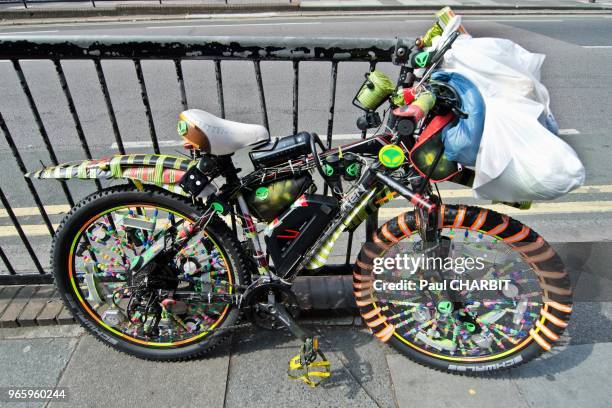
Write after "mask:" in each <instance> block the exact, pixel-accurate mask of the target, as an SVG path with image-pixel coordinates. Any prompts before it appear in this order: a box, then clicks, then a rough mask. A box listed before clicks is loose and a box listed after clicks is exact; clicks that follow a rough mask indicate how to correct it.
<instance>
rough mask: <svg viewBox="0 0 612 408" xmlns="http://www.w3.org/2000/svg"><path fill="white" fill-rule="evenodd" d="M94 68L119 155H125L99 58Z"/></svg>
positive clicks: (95, 61)
mask: <svg viewBox="0 0 612 408" xmlns="http://www.w3.org/2000/svg"><path fill="white" fill-rule="evenodd" d="M94 66H95V67H96V74H97V75H98V82H99V83H100V88H101V89H102V95H103V96H104V102H105V103H106V111H107V112H108V117H109V118H110V121H111V126H112V128H113V134H114V135H115V142H116V143H117V149H118V150H119V153H121V154H125V148H124V147H123V139H122V138H121V132H120V131H119V125H118V124H117V117H116V116H115V110H114V109H113V103H112V101H111V98H110V93H109V92H108V86H107V85H106V78H105V76H104V69H103V68H102V61H100V59H99V58H96V59H94Z"/></svg>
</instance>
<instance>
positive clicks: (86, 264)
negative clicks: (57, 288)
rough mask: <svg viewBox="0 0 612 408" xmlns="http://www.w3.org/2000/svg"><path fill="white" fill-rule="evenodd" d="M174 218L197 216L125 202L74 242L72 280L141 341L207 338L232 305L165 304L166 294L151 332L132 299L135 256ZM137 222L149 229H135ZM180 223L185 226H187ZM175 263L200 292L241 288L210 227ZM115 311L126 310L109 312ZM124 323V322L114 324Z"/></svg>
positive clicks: (115, 327) (88, 305)
mask: <svg viewBox="0 0 612 408" xmlns="http://www.w3.org/2000/svg"><path fill="white" fill-rule="evenodd" d="M139 223H140V224H139ZM172 223H174V224H175V225H180V227H188V226H189V225H190V224H192V223H193V220H192V219H191V218H190V217H189V216H187V215H185V214H181V213H179V212H178V211H175V210H172V209H169V208H166V207H162V206H157V205H153V204H148V203H134V204H129V205H122V206H117V207H114V208H111V209H107V210H105V211H103V212H100V213H98V214H97V215H95V216H93V217H92V218H90V219H89V220H88V221H87V222H86V223H85V224H84V225H83V226H82V227H81V228H80V230H79V231H78V232H77V234H76V235H75V236H74V238H73V240H72V243H71V246H70V252H69V257H68V275H69V281H70V285H71V288H72V291H73V293H74V294H75V296H76V297H77V299H78V301H79V303H80V305H81V307H82V308H83V310H84V311H85V312H86V313H87V314H88V315H89V316H90V317H91V318H92V319H93V320H95V321H96V322H97V323H98V325H100V326H101V327H103V328H104V329H106V330H108V331H109V332H111V333H113V334H115V335H117V336H119V337H121V338H123V339H126V340H129V341H131V342H133V343H136V344H139V345H144V346H148V347H155V348H160V347H161V348H163V347H178V346H185V345H187V344H191V343H193V342H195V341H198V340H201V339H203V338H204V337H206V336H208V335H210V334H211V333H212V332H213V330H214V329H215V328H217V327H218V326H219V325H220V324H221V323H222V322H223V321H224V320H225V319H226V318H227V315H228V313H229V310H230V307H231V306H230V305H229V304H218V303H217V304H214V305H208V304H201V303H200V304H198V303H197V302H182V303H184V304H185V305H184V306H185V307H184V308H183V305H182V304H180V305H179V306H180V307H177V306H176V305H170V304H169V303H168V302H165V305H162V301H163V300H164V299H157V300H158V301H159V302H158V303H160V307H161V308H162V313H163V316H161V317H160V321H159V322H157V323H156V325H157V329H155V330H153V331H150V329H145V325H146V323H149V324H148V326H150V324H151V321H150V320H149V319H148V318H149V317H150V316H148V315H147V316H143V315H142V313H140V316H138V313H134V311H129V310H130V309H131V308H130V307H129V306H128V305H129V302H130V301H129V298H131V297H133V295H134V293H135V292H136V291H137V289H136V288H135V287H134V286H133V285H132V286H130V282H129V281H130V280H131V276H129V275H128V274H127V270H128V267H129V260H130V259H132V258H133V257H134V256H136V255H139V254H140V253H142V252H143V251H144V250H145V249H146V248H148V247H149V246H150V245H151V244H152V242H153V241H154V238H152V237H153V236H155V235H156V234H158V233H159V232H161V231H162V230H165V229H167V228H168V226H169V225H171V224H172ZM137 224H139V225H141V226H145V227H146V229H144V228H143V229H141V228H134V226H135V225H137ZM180 227H179V228H177V230H178V231H180V230H182V228H180ZM83 248H85V250H83ZM170 264H172V266H173V267H174V268H175V270H176V271H178V272H180V273H181V275H182V276H180V282H179V287H178V289H185V288H187V289H191V290H195V291H200V292H203V291H204V289H209V291H210V292H211V293H227V294H231V293H232V292H233V290H234V289H233V285H234V277H233V274H232V270H231V264H230V263H229V262H228V261H227V257H226V255H225V253H224V251H223V250H222V249H221V247H220V246H219V245H218V243H217V242H216V241H215V240H214V239H213V238H212V237H211V236H210V235H209V234H208V233H206V232H202V233H200V234H197V235H196V236H194V237H193V238H192V239H191V240H190V241H189V242H188V243H187V245H185V246H184V247H183V249H182V250H181V251H180V252H179V254H178V255H177V256H176V257H175V258H174V259H173V260H172V261H171V262H170ZM93 265H95V266H93ZM91 274H93V275H95V276H96V277H97V278H98V279H96V280H95V281H94V282H95V283H93V284H92V283H91V281H92V279H91V277H88V276H87V275H91ZM99 299H106V302H102V303H101V302H99V301H97V300H99ZM109 309H117V310H118V311H114V310H113V311H111V312H109V313H106V314H105V312H108V311H109ZM180 309H184V310H180ZM136 312H138V310H136ZM113 318H114V319H113ZM118 321H121V323H120V324H113V323H116V322H118Z"/></svg>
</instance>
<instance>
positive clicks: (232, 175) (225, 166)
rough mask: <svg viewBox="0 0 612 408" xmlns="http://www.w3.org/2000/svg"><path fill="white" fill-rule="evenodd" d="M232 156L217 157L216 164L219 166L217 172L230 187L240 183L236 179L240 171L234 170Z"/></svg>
mask: <svg viewBox="0 0 612 408" xmlns="http://www.w3.org/2000/svg"><path fill="white" fill-rule="evenodd" d="M232 156H233V154H226V155H223V156H217V163H218V165H219V171H220V173H221V175H222V176H223V177H225V179H226V180H227V183H228V184H230V185H232V184H235V183H238V182H240V179H239V178H238V173H239V172H240V170H241V169H238V168H236V166H234V161H233V160H232Z"/></svg>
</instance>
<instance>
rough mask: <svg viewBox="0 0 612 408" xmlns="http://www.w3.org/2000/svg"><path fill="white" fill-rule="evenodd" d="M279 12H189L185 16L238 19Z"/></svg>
mask: <svg viewBox="0 0 612 408" xmlns="http://www.w3.org/2000/svg"><path fill="white" fill-rule="evenodd" d="M278 15H279V13H276V12H267V13H229V14H228V13H221V14H189V15H187V16H185V18H186V19H194V18H218V19H227V18H230V19H238V18H245V17H248V18H251V19H256V18H260V17H262V18H267V17H276V16H278Z"/></svg>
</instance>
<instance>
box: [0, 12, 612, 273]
mask: <svg viewBox="0 0 612 408" xmlns="http://www.w3.org/2000/svg"><path fill="white" fill-rule="evenodd" d="M608 17H609V16H599V17H598V16H588V17H582V16H557V15H556V16H545V15H542V16H535V17H525V16H521V17H510V16H503V15H500V16H494V17H492V16H488V17H476V16H474V17H469V18H466V19H465V25H466V27H467V28H468V30H469V31H470V33H471V34H472V35H474V36H478V37H482V36H491V37H503V38H509V39H512V40H514V41H516V42H517V43H519V44H521V45H522V46H524V47H525V48H527V49H528V50H530V51H534V52H540V53H544V54H546V56H547V58H546V61H545V64H544V67H543V71H542V80H543V82H544V84H545V85H546V86H547V87H548V89H549V91H550V94H551V100H552V109H553V111H554V112H555V115H556V117H557V120H558V122H559V124H560V127H561V128H563V129H565V134H564V135H562V136H561V137H562V138H563V139H564V140H566V141H567V142H568V143H569V144H570V145H571V146H572V147H573V148H574V149H575V150H576V151H577V152H578V155H579V156H580V158H581V159H582V160H583V162H584V164H585V167H586V169H587V181H586V184H587V185H588V186H590V187H589V188H585V189H583V190H580V191H579V193H578V194H570V195H568V196H566V197H563V198H561V199H560V200H557V202H556V203H558V204H559V205H557V206H555V207H554V208H553V207H546V208H545V209H544V210H542V211H536V212H532V213H529V212H525V213H521V214H514V213H513V215H514V216H517V217H518V218H520V219H521V220H523V221H524V222H526V223H527V224H529V225H531V226H532V227H533V228H534V229H536V230H537V231H539V232H540V233H541V234H543V235H544V236H545V237H547V238H548V239H549V240H550V241H553V242H567V241H598V240H610V239H611V238H612V233H611V232H610V231H611V230H612V219H611V217H610V214H611V212H612V187H611V185H612V177H611V176H610V171H611V170H612V166H611V164H610V159H609V156H610V153H611V152H612V149H611V147H610V139H609V134H610V130H611V129H612V123H611V120H610V112H611V111H612V101H611V100H610V98H609V95H610V86H611V85H612V72H611V71H610V69H609V67H610V66H611V65H612V40H611V39H612V19H610V18H608ZM430 24H431V20H429V19H426V18H424V17H419V18H418V19H416V18H415V19H408V18H406V17H403V16H402V17H392V16H378V15H377V16H369V17H352V16H351V17H346V18H343V17H338V16H330V17H327V18H320V17H319V18H316V19H315V18H283V19H279V18H276V19H246V20H245V19H242V20H227V19H224V20H198V19H185V20H180V21H159V22H154V21H149V22H134V23H129V22H126V23H97V24H69V25H44V26H19V27H14V26H13V27H7V26H4V27H0V38H1V37H2V36H3V35H6V34H9V33H12V34H15V33H24V34H41V35H55V34H72V35H79V34H90V35H103V34H115V35H248V36H277V35H282V36H313V37H316V36H346V37H394V36H405V37H415V36H416V35H419V34H422V33H423V32H424V31H425V30H426V29H427V28H428V27H429V26H430ZM475 63H477V62H475ZM103 65H104V68H105V72H106V76H107V81H108V84H109V88H110V93H111V96H112V100H113V104H114V107H115V111H116V114H117V119H118V122H119V127H120V130H121V134H122V136H123V139H124V141H126V142H130V143H128V145H129V146H137V145H138V143H146V142H148V141H150V136H149V131H148V127H147V122H146V118H145V113H144V107H143V105H142V101H141V98H140V89H139V87H138V83H137V80H136V75H135V71H134V68H133V65H132V63H131V62H128V61H121V62H108V61H107V62H105V63H104V64H103ZM222 65H223V81H224V90H225V105H226V114H227V117H228V118H229V119H232V120H237V121H245V122H254V123H260V121H261V112H260V107H259V103H258V96H257V91H256V85H255V77H254V72H253V66H252V64H251V63H250V62H240V61H236V62H224V63H223V64H222ZM23 67H24V70H25V73H26V76H27V79H28V81H29V83H30V86H31V88H32V91H33V94H34V98H35V99H36V102H37V104H38V106H39V110H40V112H41V114H42V118H43V121H44V123H45V126H46V129H47V131H48V133H49V135H50V138H51V140H52V141H53V144H54V148H55V151H56V153H57V156H58V157H59V159H60V161H69V160H75V159H79V158H83V157H84V155H83V151H82V149H81V146H80V144H79V142H78V139H77V137H76V132H75V129H74V125H73V122H72V119H71V117H70V114H69V111H68V109H67V105H66V103H65V99H64V97H63V94H62V93H61V89H60V86H59V82H58V79H57V77H56V75H55V71H54V69H53V66H52V64H51V63H50V62H47V61H25V62H23ZM143 67H144V72H145V78H146V81H147V89H148V91H149V97H150V100H151V105H152V109H153V114H154V118H155V127H156V130H157V135H158V138H159V140H160V141H169V142H171V141H177V140H178V136H177V135H176V130H175V125H176V119H177V115H178V113H179V112H180V111H181V105H180V97H179V88H178V85H177V83H176V78H175V74H174V67H173V65H172V63H170V62H159V61H145V62H143ZM183 68H184V72H185V83H186V87H187V99H188V103H189V106H190V107H194V108H195V107H197V108H201V109H205V110H209V111H210V112H212V113H215V114H218V113H219V107H218V104H217V97H216V82H215V79H214V68H213V65H212V63H210V62H207V61H188V62H185V63H184V65H183ZM379 68H380V69H382V70H384V71H385V72H386V73H387V74H389V75H390V76H393V75H394V73H395V72H397V70H396V69H395V67H393V66H391V65H387V64H382V65H381V66H380V67H379ZM64 69H65V71H66V75H67V77H68V82H69V85H70V89H71V92H72V94H73V97H74V100H75V103H76V105H77V110H78V112H79V116H80V118H81V121H82V125H83V128H84V130H85V134H86V136H87V140H88V143H89V146H90V148H91V150H92V153H93V156H94V157H95V156H107V155H109V154H112V153H116V152H117V151H116V150H115V149H113V147H112V144H113V142H114V138H113V134H112V129H111V126H110V122H109V120H108V117H107V114H106V108H105V106H104V101H103V97H102V94H101V91H100V88H99V85H98V82H97V79H96V76H95V71H94V67H93V65H92V64H90V63H88V62H82V61H70V62H65V63H64ZM366 70H367V64H358V63H346V64H341V65H340V69H339V75H338V90H337V97H336V116H335V128H334V134H342V135H346V134H357V132H356V127H355V124H354V123H355V119H356V118H357V116H358V113H359V112H358V110H357V109H356V108H354V107H353V106H351V103H350V101H351V99H352V97H353V95H354V93H355V91H356V89H357V87H358V86H359V84H360V82H361V80H362V78H363V73H364V72H366ZM262 72H263V81H264V86H265V89H266V101H267V104H268V109H269V116H270V125H271V133H272V134H273V135H287V134H290V133H291V124H292V119H291V111H292V109H291V101H292V96H291V91H292V68H291V64H290V63H283V62H264V63H262ZM329 77H330V64H329V63H316V62H313V63H304V64H302V65H301V68H300V88H299V95H300V97H299V106H300V116H299V128H300V129H301V130H311V131H318V132H321V133H324V132H325V129H326V123H327V109H328V103H329V101H328V94H329V90H328V87H329ZM0 112H2V114H3V115H4V117H5V119H6V121H7V123H8V126H9V128H10V130H11V132H12V134H13V137H14V139H15V140H16V141H17V144H18V146H19V149H20V151H21V153H22V155H23V157H24V159H25V161H26V165H27V167H28V169H37V168H38V167H39V166H40V163H39V161H43V162H45V163H49V156H48V154H47V152H46V150H45V148H44V145H43V143H42V140H41V138H40V135H39V134H38V132H37V129H36V125H35V123H34V120H33V117H32V114H31V112H30V111H29V108H28V107H27V104H26V100H25V97H24V95H23V93H22V91H21V88H20V86H19V83H18V81H17V77H16V75H15V72H14V71H13V69H12V66H11V64H10V63H9V62H7V61H0ZM0 139H1V140H0V166H1V169H2V177H1V179H0V187H1V188H2V189H3V191H4V192H5V193H6V194H7V196H8V199H9V201H10V203H11V204H12V205H13V206H14V207H16V208H19V209H21V210H20V211H21V213H22V214H24V215H23V216H21V217H20V221H21V222H22V223H23V224H25V225H28V226H32V229H28V231H32V232H33V233H32V234H31V240H32V243H33V244H34V245H35V246H36V247H37V250H38V251H39V252H40V254H41V261H42V262H43V265H44V264H45V263H46V259H47V255H46V253H47V249H48V247H49V243H50V239H49V236H48V234H46V232H45V230H44V228H41V227H39V225H40V224H41V220H40V217H38V216H36V215H28V214H30V213H32V211H31V210H28V208H30V207H33V206H34V202H33V200H32V199H31V198H30V197H29V193H28V191H27V189H26V186H25V184H24V183H23V182H22V181H21V175H20V173H19V171H18V169H17V166H16V164H15V162H14V159H13V157H12V154H11V152H10V150H9V149H8V146H7V145H6V143H5V140H4V138H0ZM345 142H346V141H345ZM177 149H180V148H179V147H171V146H169V147H166V148H164V150H165V151H167V152H169V153H174V152H175V151H176V150H177ZM128 151H131V152H144V151H152V149H150V148H144V149H143V148H136V147H134V148H129V149H128ZM543 154H544V152H543ZM240 161H241V166H242V167H243V168H245V169H248V168H249V164H248V163H247V162H246V161H245V160H244V158H243V155H241V156H240ZM449 187H451V186H449ZM36 188H37V189H38V191H39V192H40V194H41V197H42V198H43V201H44V202H45V204H49V205H55V204H65V203H66V201H65V199H64V197H63V195H62V194H61V192H60V189H59V188H58V184H57V183H55V182H52V181H51V182H42V181H38V182H36ZM70 189H71V191H72V193H73V196H74V197H75V199H77V200H78V199H80V198H82V197H83V196H84V195H86V194H87V193H89V192H92V191H93V189H94V185H93V183H88V182H78V181H75V182H70ZM466 195H469V194H459V197H455V198H451V201H462V202H467V203H474V202H476V201H475V200H473V199H471V198H468V197H464V196H466ZM392 205H393V206H400V207H401V206H405V203H402V202H400V201H397V202H394V203H393V204H392ZM21 213H20V214H21ZM34 213H35V211H34ZM530 214H533V215H530ZM60 218H61V215H54V216H53V221H54V222H59V219H60ZM10 225H11V224H10V220H9V219H8V218H7V217H6V214H5V213H0V244H1V245H2V248H3V249H4V251H5V252H6V253H7V255H8V256H9V259H10V260H11V262H13V263H14V265H15V267H16V268H17V269H18V271H33V268H32V264H31V262H30V261H29V259H28V258H27V257H23V256H22V254H23V247H22V246H21V244H20V243H19V242H18V238H17V237H16V235H15V234H14V231H12V229H11V228H10ZM28 228H29V227H28ZM41 231H42V232H41ZM0 269H1V270H4V267H3V266H2V265H0ZM0 273H2V272H1V271H0Z"/></svg>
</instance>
